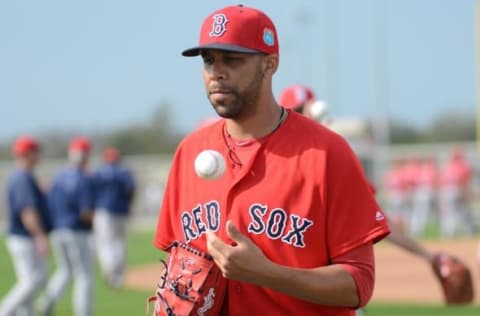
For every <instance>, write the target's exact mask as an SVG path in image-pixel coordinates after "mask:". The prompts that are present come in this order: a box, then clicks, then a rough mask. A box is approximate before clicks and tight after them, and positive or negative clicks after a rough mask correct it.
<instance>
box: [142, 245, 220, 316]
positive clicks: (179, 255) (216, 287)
mask: <svg viewBox="0 0 480 316" xmlns="http://www.w3.org/2000/svg"><path fill="white" fill-rule="evenodd" d="M167 250H169V254H168V256H167V258H166V260H162V263H163V265H164V268H165V269H164V273H163V275H162V277H161V281H160V283H159V284H158V285H157V290H156V293H155V295H154V296H151V297H149V298H148V300H147V313H148V306H149V305H150V303H151V302H155V310H154V312H153V316H189V315H192V316H193V315H195V316H197V315H198V316H214V315H219V314H220V310H221V308H222V303H223V298H224V296H225V291H226V284H227V281H226V279H225V278H224V277H223V276H222V272H221V271H220V269H219V268H218V267H217V266H216V265H215V263H214V262H213V259H212V257H211V256H210V255H209V254H207V253H204V252H202V251H200V250H198V249H195V248H193V247H191V246H189V245H187V244H185V243H182V242H174V243H173V244H172V245H171V246H170V247H169V249H167Z"/></svg>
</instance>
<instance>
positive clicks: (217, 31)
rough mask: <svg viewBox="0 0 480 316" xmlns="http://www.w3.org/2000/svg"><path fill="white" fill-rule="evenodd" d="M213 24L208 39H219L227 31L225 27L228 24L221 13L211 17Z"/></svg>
mask: <svg viewBox="0 0 480 316" xmlns="http://www.w3.org/2000/svg"><path fill="white" fill-rule="evenodd" d="M212 19H213V24H212V30H211V31H210V33H208V36H210V37H220V36H222V35H223V33H225V31H226V30H227V28H226V25H227V22H228V19H227V16H226V15H225V14H223V13H219V14H215V15H214V16H212Z"/></svg>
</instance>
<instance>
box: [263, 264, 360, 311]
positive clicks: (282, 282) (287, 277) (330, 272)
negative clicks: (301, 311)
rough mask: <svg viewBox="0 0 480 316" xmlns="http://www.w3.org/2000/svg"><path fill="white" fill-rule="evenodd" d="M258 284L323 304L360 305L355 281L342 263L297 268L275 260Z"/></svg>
mask: <svg viewBox="0 0 480 316" xmlns="http://www.w3.org/2000/svg"><path fill="white" fill-rule="evenodd" d="M258 285H260V286H264V287H268V288H271V289H273V290H276V291H279V292H282V293H284V294H287V295H290V296H294V297H297V298H299V299H303V300H306V301H309V302H312V303H316V304H321V305H328V306H348V307H356V306H358V304H359V297H358V293H357V287H356V284H355V281H354V279H353V277H352V276H351V275H350V273H348V272H347V271H346V270H345V269H344V268H342V267H341V266H340V265H329V266H325V267H319V268H313V269H297V268H290V267H285V266H280V265H277V264H274V263H272V266H271V269H268V271H267V272H266V273H265V275H264V277H263V278H262V279H260V280H259V282H258Z"/></svg>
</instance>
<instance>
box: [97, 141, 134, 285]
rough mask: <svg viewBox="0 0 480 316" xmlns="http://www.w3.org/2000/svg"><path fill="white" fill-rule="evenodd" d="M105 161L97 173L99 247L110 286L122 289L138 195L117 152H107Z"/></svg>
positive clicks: (102, 268) (103, 271)
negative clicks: (130, 224) (132, 212)
mask: <svg viewBox="0 0 480 316" xmlns="http://www.w3.org/2000/svg"><path fill="white" fill-rule="evenodd" d="M103 161H104V163H103V164H102V165H101V166H99V167H98V168H97V169H96V170H95V173H94V179H95V192H96V199H95V218H94V231H95V243H96V250H97V256H98V259H99V263H100V268H101V270H102V273H103V276H104V279H105V281H106V283H107V285H109V286H111V287H113V288H119V287H121V285H122V283H123V277H124V273H125V266H126V255H127V223H128V218H129V215H130V207H131V204H132V200H133V196H134V193H135V181H134V178H133V175H132V172H131V171H130V169H128V168H127V167H125V166H124V165H123V164H122V160H121V154H120V151H119V150H118V149H117V148H114V147H108V148H105V150H104V152H103Z"/></svg>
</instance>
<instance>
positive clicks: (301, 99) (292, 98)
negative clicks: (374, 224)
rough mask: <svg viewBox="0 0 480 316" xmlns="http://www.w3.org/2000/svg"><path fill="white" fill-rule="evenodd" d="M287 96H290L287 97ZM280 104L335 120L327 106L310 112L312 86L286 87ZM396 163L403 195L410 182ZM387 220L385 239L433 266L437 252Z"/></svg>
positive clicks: (323, 121) (397, 185) (326, 122)
mask: <svg viewBox="0 0 480 316" xmlns="http://www.w3.org/2000/svg"><path fill="white" fill-rule="evenodd" d="M298 89H305V90H306V91H304V92H301V91H300V92H299V91H298ZM285 96H287V97H288V98H285ZM305 96H308V97H305ZM279 104H280V105H281V106H284V104H287V107H288V108H291V109H293V110H295V111H297V112H299V113H303V114H304V115H306V116H307V117H310V118H313V119H315V120H316V121H317V122H319V123H320V124H324V125H326V126H327V127H328V126H329V123H331V122H332V121H333V120H331V119H330V118H329V117H328V115H327V108H326V106H324V108H323V112H322V111H318V110H314V113H308V111H310V110H311V108H312V105H313V104H315V94H314V93H313V90H312V89H311V88H309V87H307V86H304V85H293V86H290V87H286V88H285V89H284V90H283V91H282V92H281V94H280V98H279ZM323 104H325V103H323ZM315 111H316V112H315ZM319 113H320V115H319ZM395 163H396V164H395V167H394V168H395V169H394V171H395V172H398V174H397V173H396V174H395V175H391V177H392V178H393V179H390V181H391V183H390V185H392V188H393V187H394V188H395V189H398V190H401V194H402V195H403V194H405V193H404V191H406V190H407V189H408V188H407V186H408V184H407V183H405V182H404V181H405V180H404V179H405V177H404V173H403V170H404V169H403V166H404V165H403V160H402V161H396V162H395ZM387 183H388V182H387ZM370 187H371V189H372V191H373V192H374V193H376V188H375V186H374V185H373V184H372V183H370ZM401 202H402V203H401V207H402V212H408V210H407V209H403V208H406V207H407V206H408V203H406V200H404V197H403V196H402V200H401ZM387 220H388V225H389V227H390V234H389V235H387V237H386V238H385V240H387V241H389V242H391V243H392V244H394V245H395V246H398V247H400V248H402V249H403V250H406V251H408V252H410V253H411V254H414V255H416V256H418V257H420V258H423V259H424V260H425V261H426V262H427V263H428V264H429V265H430V266H432V264H433V261H434V258H435V256H436V253H433V252H431V251H429V250H428V249H426V248H425V247H423V246H422V245H421V244H420V243H419V242H417V241H416V240H415V239H413V238H411V237H409V236H408V235H407V234H406V232H405V231H404V229H403V226H401V225H399V224H398V223H397V222H395V221H392V219H391V215H390V213H388V214H387Z"/></svg>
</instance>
